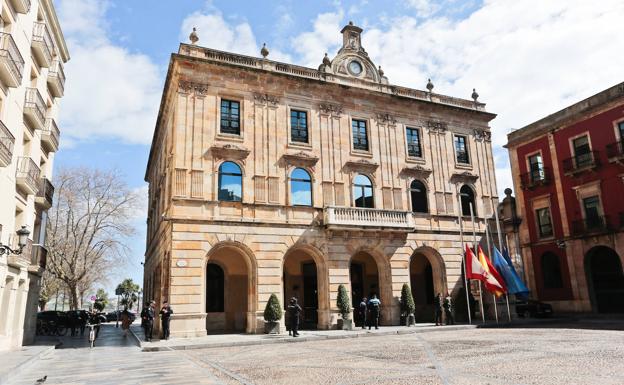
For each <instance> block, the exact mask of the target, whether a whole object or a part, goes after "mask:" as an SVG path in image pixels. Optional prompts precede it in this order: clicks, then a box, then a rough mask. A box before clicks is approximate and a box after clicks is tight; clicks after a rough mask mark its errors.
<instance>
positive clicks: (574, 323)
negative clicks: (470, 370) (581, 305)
mask: <svg viewBox="0 0 624 385" xmlns="http://www.w3.org/2000/svg"><path fill="white" fill-rule="evenodd" d="M478 327H479V328H500V329H583V330H617V331H623V330H624V314H609V315H597V314H587V315H568V316H560V317H556V318H530V319H518V320H514V321H512V322H504V323H502V322H501V323H499V324H496V322H494V321H488V323H486V324H484V325H478Z"/></svg>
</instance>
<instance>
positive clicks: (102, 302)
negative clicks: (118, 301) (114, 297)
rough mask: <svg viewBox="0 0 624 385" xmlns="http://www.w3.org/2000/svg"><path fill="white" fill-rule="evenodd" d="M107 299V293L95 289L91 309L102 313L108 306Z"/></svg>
mask: <svg viewBox="0 0 624 385" xmlns="http://www.w3.org/2000/svg"><path fill="white" fill-rule="evenodd" d="M109 302H110V301H109V299H108V293H107V292H106V290H104V289H101V288H100V289H97V292H96V293H95V302H93V307H94V308H95V309H96V310H98V311H102V310H104V308H106V305H108V303H109Z"/></svg>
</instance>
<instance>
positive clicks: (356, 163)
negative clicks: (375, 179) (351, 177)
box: [344, 159, 379, 174]
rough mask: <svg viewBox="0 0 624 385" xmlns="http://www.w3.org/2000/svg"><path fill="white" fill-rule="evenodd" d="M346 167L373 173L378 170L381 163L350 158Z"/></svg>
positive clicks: (351, 169)
mask: <svg viewBox="0 0 624 385" xmlns="http://www.w3.org/2000/svg"><path fill="white" fill-rule="evenodd" d="M344 167H345V169H347V170H349V171H355V172H363V173H368V174H372V173H374V172H375V171H376V170H377V167H379V165H378V164H377V163H374V162H371V161H369V160H366V159H360V160H349V161H347V162H346V163H345V165H344Z"/></svg>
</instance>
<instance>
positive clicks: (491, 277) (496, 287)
mask: <svg viewBox="0 0 624 385" xmlns="http://www.w3.org/2000/svg"><path fill="white" fill-rule="evenodd" d="M478 252H479V262H481V265H483V269H484V270H485V272H486V274H485V281H483V283H484V284H485V288H486V289H487V290H488V291H489V292H491V293H493V294H495V295H496V296H497V297H500V296H501V295H503V294H505V293H506V292H507V286H505V281H503V278H502V277H501V276H500V274H498V271H496V269H495V268H494V266H492V263H491V262H490V260H489V259H488V258H487V257H486V256H485V253H484V252H483V250H482V249H481V246H478Z"/></svg>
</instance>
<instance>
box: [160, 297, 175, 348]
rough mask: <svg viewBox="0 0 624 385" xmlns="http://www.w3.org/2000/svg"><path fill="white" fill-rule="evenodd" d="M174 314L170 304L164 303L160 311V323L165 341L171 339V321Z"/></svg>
mask: <svg viewBox="0 0 624 385" xmlns="http://www.w3.org/2000/svg"><path fill="white" fill-rule="evenodd" d="M172 314H173V309H171V306H170V305H169V302H167V301H164V302H163V306H162V308H161V309H160V321H161V325H162V329H163V338H164V339H165V340H168V339H169V322H170V321H171V315H172Z"/></svg>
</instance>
